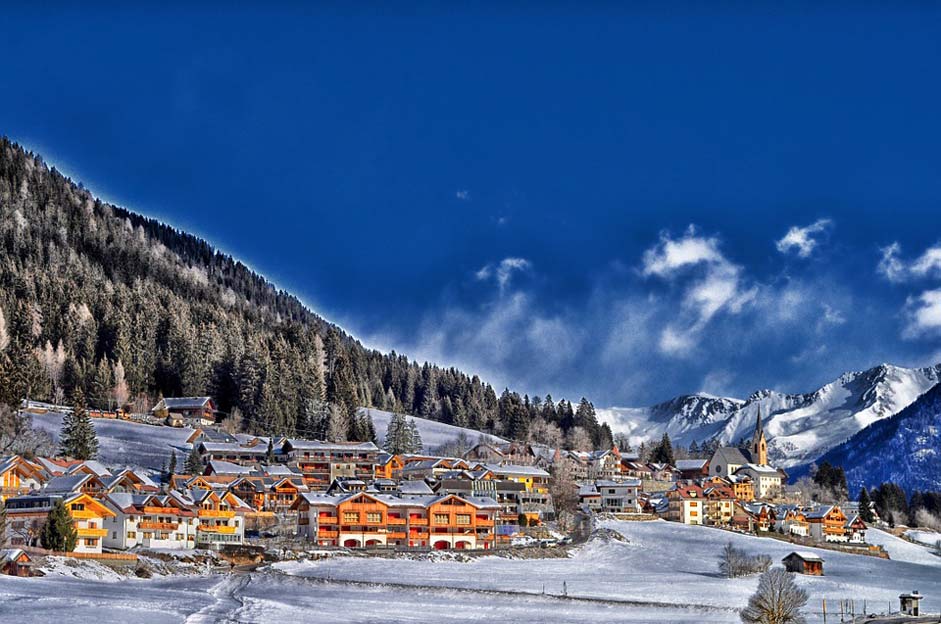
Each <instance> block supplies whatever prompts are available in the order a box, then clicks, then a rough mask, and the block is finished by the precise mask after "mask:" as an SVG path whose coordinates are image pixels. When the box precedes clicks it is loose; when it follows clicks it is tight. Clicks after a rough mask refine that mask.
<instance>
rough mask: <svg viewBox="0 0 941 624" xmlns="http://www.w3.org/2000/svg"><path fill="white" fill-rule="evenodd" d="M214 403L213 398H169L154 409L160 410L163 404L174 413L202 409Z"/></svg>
mask: <svg viewBox="0 0 941 624" xmlns="http://www.w3.org/2000/svg"><path fill="white" fill-rule="evenodd" d="M211 401H212V397H207V396H204V397H167V398H165V399H163V400H162V401H160V402H158V403H157V405H156V406H154V409H155V410H156V409H158V408H159V406H160V403H163V406H164V407H166V408H167V409H168V410H170V411H173V410H175V409H200V408H202V407H206V406H207V404H208V403H210V402H211Z"/></svg>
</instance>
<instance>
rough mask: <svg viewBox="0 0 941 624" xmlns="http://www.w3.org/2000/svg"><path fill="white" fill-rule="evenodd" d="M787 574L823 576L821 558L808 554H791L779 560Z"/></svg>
mask: <svg viewBox="0 0 941 624" xmlns="http://www.w3.org/2000/svg"><path fill="white" fill-rule="evenodd" d="M781 562H782V563H783V564H784V568H785V569H786V570H787V571H788V572H795V573H797V574H809V575H811V576H823V558H821V557H820V556H819V555H815V554H814V553H810V552H792V553H791V554H789V555H788V556H787V557H785V558H784V559H782V560H781Z"/></svg>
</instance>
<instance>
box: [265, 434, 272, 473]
mask: <svg viewBox="0 0 941 624" xmlns="http://www.w3.org/2000/svg"><path fill="white" fill-rule="evenodd" d="M265 462H266V463H267V464H268V465H269V466H270V465H271V464H273V463H274V442H272V439H271V438H268V451H267V452H266V453H265Z"/></svg>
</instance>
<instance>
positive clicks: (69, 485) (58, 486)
mask: <svg viewBox="0 0 941 624" xmlns="http://www.w3.org/2000/svg"><path fill="white" fill-rule="evenodd" d="M91 478H92V475H90V474H86V473H82V474H72V475H66V476H63V477H53V478H51V479H49V482H48V483H46V485H45V487H44V488H43V492H45V493H47V494H69V493H71V492H78V491H79V489H80V488H81V487H82V485H84V484H85V482H86V481H88V480H89V479H91Z"/></svg>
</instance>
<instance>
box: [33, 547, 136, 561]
mask: <svg viewBox="0 0 941 624" xmlns="http://www.w3.org/2000/svg"><path fill="white" fill-rule="evenodd" d="M20 548H21V549H22V550H23V551H25V552H26V553H27V554H29V555H36V556H40V557H72V558H73V559H97V560H100V561H137V555H135V554H133V553H84V552H63V551H58V550H46V549H45V548H37V547H36V546H21V547H20Z"/></svg>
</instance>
